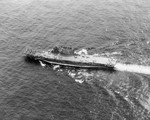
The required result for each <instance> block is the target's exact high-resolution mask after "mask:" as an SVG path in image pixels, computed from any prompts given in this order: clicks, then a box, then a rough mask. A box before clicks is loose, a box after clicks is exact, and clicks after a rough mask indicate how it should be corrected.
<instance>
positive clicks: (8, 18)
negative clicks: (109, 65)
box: [0, 0, 150, 120]
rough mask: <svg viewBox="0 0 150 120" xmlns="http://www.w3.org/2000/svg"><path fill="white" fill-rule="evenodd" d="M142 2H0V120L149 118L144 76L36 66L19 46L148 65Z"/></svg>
mask: <svg viewBox="0 0 150 120" xmlns="http://www.w3.org/2000/svg"><path fill="white" fill-rule="evenodd" d="M149 14H150V2H149V1H148V0H0V120H149V119H150V113H149V112H150V75H146V74H137V73H132V72H120V71H116V72H113V73H112V72H109V71H103V70H86V69H74V68H59V67H58V66H47V65H46V67H42V66H40V64H36V63H32V62H31V63H29V62H26V61H25V59H24V54H23V52H24V50H25V48H26V47H27V46H30V47H32V48H35V49H43V50H48V49H49V48H52V47H54V46H55V45H58V46H65V47H72V48H75V49H83V48H84V49H87V50H88V53H89V54H95V53H98V54H101V55H105V56H108V57H114V58H115V59H117V60H118V61H119V62H123V63H130V64H139V65H146V66H149V65H150V57H149V56H150V39H149V36H150V32H149V31H150V16H149Z"/></svg>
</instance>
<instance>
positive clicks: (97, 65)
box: [26, 50, 114, 70]
mask: <svg viewBox="0 0 150 120" xmlns="http://www.w3.org/2000/svg"><path fill="white" fill-rule="evenodd" d="M26 57H28V58H30V59H34V60H35V61H42V62H45V63H48V64H53V65H61V66H67V67H76V68H87V69H103V70H104V69H106V70H114V66H112V65H110V64H108V59H107V58H102V57H101V58H100V59H99V60H98V61H100V62H98V61H96V62H93V61H94V60H95V59H93V57H91V56H90V55H88V56H80V55H77V56H76V55H74V56H63V55H55V54H51V53H50V54H49V53H48V52H46V51H44V52H33V51H32V50H28V51H27V52H26ZM91 59H93V60H91ZM88 60H89V62H87V61H88Z"/></svg>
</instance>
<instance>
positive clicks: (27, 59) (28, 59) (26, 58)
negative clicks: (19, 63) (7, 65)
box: [24, 56, 40, 65]
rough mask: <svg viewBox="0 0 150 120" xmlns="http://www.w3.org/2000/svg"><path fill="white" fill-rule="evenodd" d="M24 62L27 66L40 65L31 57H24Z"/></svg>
mask: <svg viewBox="0 0 150 120" xmlns="http://www.w3.org/2000/svg"><path fill="white" fill-rule="evenodd" d="M24 61H25V62H26V63H29V64H33V65H40V62H39V61H38V60H35V59H34V58H32V57H28V56H24Z"/></svg>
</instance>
